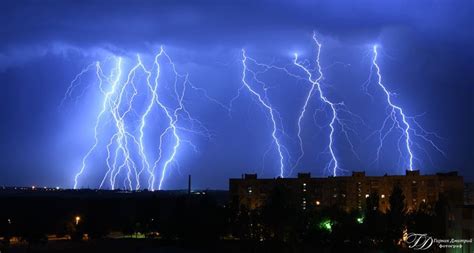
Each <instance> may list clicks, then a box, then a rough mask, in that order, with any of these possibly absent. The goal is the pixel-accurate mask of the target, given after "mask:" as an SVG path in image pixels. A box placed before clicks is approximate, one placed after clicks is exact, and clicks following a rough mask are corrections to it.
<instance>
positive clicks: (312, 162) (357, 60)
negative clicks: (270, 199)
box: [0, 0, 474, 189]
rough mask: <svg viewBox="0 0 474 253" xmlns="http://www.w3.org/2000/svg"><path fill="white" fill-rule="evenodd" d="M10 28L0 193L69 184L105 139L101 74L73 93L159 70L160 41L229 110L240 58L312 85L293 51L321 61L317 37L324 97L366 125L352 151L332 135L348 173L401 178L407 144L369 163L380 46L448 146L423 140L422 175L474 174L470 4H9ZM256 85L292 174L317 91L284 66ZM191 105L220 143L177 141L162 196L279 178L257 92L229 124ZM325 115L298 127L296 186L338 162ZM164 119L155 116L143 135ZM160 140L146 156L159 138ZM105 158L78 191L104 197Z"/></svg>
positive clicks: (397, 82) (4, 44) (414, 108)
mask: <svg viewBox="0 0 474 253" xmlns="http://www.w3.org/2000/svg"><path fill="white" fill-rule="evenodd" d="M356 3H357V4H356ZM0 23H1V24H2V25H1V27H0V87H1V92H0V113H1V115H2V120H1V121H0V131H1V134H0V185H7V186H13V185H36V186H61V187H65V188H70V187H72V185H73V183H74V175H75V173H77V171H78V169H79V167H80V165H81V159H82V158H83V157H84V155H85V153H86V152H87V150H88V149H89V148H90V146H91V145H92V144H93V142H94V137H93V127H94V123H95V119H96V115H97V113H98V111H99V110H100V108H99V107H100V103H101V102H100V101H101V99H102V97H101V96H100V92H99V90H98V89H97V85H96V82H95V81H94V71H92V72H91V73H86V74H85V75H84V77H83V79H82V80H81V84H80V85H79V86H78V87H77V89H76V90H75V92H74V93H73V95H72V96H71V97H70V98H68V99H67V100H66V101H65V103H63V104H62V105H61V101H62V99H63V97H64V94H65V92H66V90H67V89H68V86H69V85H70V82H71V81H72V80H73V79H74V77H75V76H76V75H77V74H78V73H79V72H80V71H81V70H82V69H83V68H85V67H87V66H88V65H89V64H91V63H94V62H96V61H105V62H106V59H108V58H107V57H111V56H120V57H123V58H124V59H125V60H128V61H129V62H133V61H134V60H136V58H135V57H136V54H140V55H143V57H144V59H145V61H146V63H147V64H148V65H149V66H151V63H152V62H151V61H150V60H149V59H151V58H152V57H153V56H154V55H155V54H156V53H158V51H159V49H160V46H161V45H163V46H164V48H165V49H166V51H167V53H168V54H169V55H170V57H172V58H173V60H174V62H175V64H176V68H177V70H178V71H179V72H180V73H188V74H189V79H190V81H191V82H192V84H193V85H194V86H196V87H199V88H202V89H205V90H206V91H207V95H208V96H209V97H211V98H213V99H215V100H216V101H219V102H220V103H222V104H223V105H225V106H228V105H229V103H230V101H231V100H232V98H233V97H235V96H236V95H237V91H238V89H239V87H241V85H242V83H241V78H242V62H241V60H242V55H241V49H242V48H245V50H246V52H247V55H248V56H250V57H252V58H253V59H255V60H257V61H259V62H261V63H266V64H274V65H278V66H282V67H288V69H290V70H291V71H292V72H294V73H296V74H299V75H303V73H302V72H301V71H298V70H297V69H296V68H295V67H294V66H293V65H292V60H293V54H294V53H298V54H299V57H300V58H301V61H305V63H308V64H311V66H312V67H314V66H315V65H314V60H315V47H314V43H313V40H312V34H313V31H315V32H316V34H317V36H318V39H319V40H320V41H321V43H322V44H323V46H322V51H321V58H320V60H321V65H322V70H323V72H324V75H325V78H324V81H323V83H322V87H323V89H324V90H325V91H326V94H327V96H328V97H329V98H330V99H331V100H333V101H336V102H341V101H344V103H345V105H346V107H347V108H348V109H349V110H351V112H353V113H354V114H355V115H358V116H357V119H359V120H354V122H352V123H351V127H352V129H353V130H354V131H353V132H351V133H350V140H351V141H352V143H353V145H354V150H355V151H356V154H354V153H352V152H351V151H350V148H348V147H349V145H348V143H347V141H346V140H345V139H344V136H343V135H342V134H341V132H336V135H335V150H336V154H337V156H338V159H339V162H340V168H341V169H342V170H341V173H339V174H346V175H350V172H351V171H361V170H365V171H366V173H367V174H370V175H383V174H385V173H387V174H400V173H404V172H405V169H406V157H402V160H400V159H399V153H398V151H397V147H396V142H397V139H398V137H399V136H397V135H394V136H391V137H388V138H387V141H386V143H385V146H384V148H383V150H382V152H381V154H380V160H379V161H378V162H374V159H375V157H376V149H377V148H376V146H377V141H376V139H375V138H373V137H374V136H373V135H371V133H373V132H374V131H375V130H377V129H378V128H380V126H381V125H382V123H383V120H384V119H385V116H386V111H385V108H386V106H387V104H386V101H385V100H384V98H383V94H382V93H381V92H380V90H378V89H377V86H375V83H374V82H373V81H374V79H372V83H371V84H370V86H369V92H370V95H371V96H369V95H367V94H365V92H364V90H363V88H362V87H363V85H364V82H366V80H367V79H368V78H369V73H370V71H371V60H372V51H371V49H372V45H374V44H377V45H379V48H380V54H379V61H378V62H379V64H380V67H381V71H382V75H383V80H384V83H385V85H386V86H387V87H388V88H389V89H390V90H391V91H392V92H394V93H396V94H397V95H396V96H395V97H394V101H395V102H396V103H397V104H398V105H400V106H401V107H402V108H403V109H404V112H405V113H406V114H407V115H410V116H419V117H417V121H418V123H419V124H420V125H421V126H423V127H424V128H425V129H426V130H427V131H430V132H435V133H436V134H438V135H439V136H440V137H441V138H434V136H431V137H433V140H434V141H435V142H436V144H437V145H438V146H439V147H440V148H442V149H443V150H444V151H445V153H446V156H443V155H442V154H440V153H439V152H437V151H436V150H435V149H433V148H432V147H431V146H430V145H429V143H427V142H425V141H423V140H420V139H418V140H416V142H417V143H418V144H419V146H417V147H416V149H414V150H415V153H416V156H417V158H418V160H416V162H415V164H414V167H415V168H418V169H420V170H421V173H424V174H430V173H435V172H446V171H452V170H458V171H460V173H461V175H463V176H464V177H465V178H466V180H471V181H472V180H473V179H474V170H473V169H474V159H473V158H474V144H473V143H474V134H473V129H474V90H473V85H474V71H473V68H472V67H473V60H474V2H473V1H286V2H283V1H222V0H206V1H2V2H1V3H0ZM147 59H148V60H147ZM104 64H106V63H104ZM104 66H106V65H104ZM168 72H169V71H168ZM164 74H166V73H164ZM372 78H373V76H372ZM261 79H262V80H264V81H265V82H266V84H267V85H268V86H269V87H270V88H269V90H268V101H270V103H271V104H272V106H273V107H274V108H275V110H277V111H278V112H279V115H280V116H281V119H282V120H281V122H279V124H280V123H281V125H280V127H281V128H283V129H284V130H285V132H286V134H282V133H281V132H279V133H278V134H279V136H280V137H281V140H282V142H283V143H284V145H285V146H286V148H287V150H288V153H285V159H286V160H285V163H286V166H287V167H288V168H289V169H288V172H289V171H290V170H291V167H292V166H293V165H294V163H295V160H296V158H298V156H299V155H300V153H299V146H298V142H297V138H296V133H297V123H296V122H297V118H298V114H299V112H300V109H301V106H302V104H303V100H304V96H305V94H306V92H307V91H308V89H309V87H310V86H309V83H308V82H304V81H303V80H296V79H294V78H292V77H289V76H287V75H285V73H283V72H281V71H278V70H271V71H268V72H266V73H263V74H262V76H261ZM253 85H258V84H256V83H255V82H254V83H253ZM163 92H166V91H165V90H163ZM185 100H186V103H187V107H188V109H189V111H190V113H191V114H192V115H193V117H194V118H196V119H198V120H199V121H200V122H202V123H203V125H205V127H206V128H207V129H208V130H209V132H210V133H212V138H211V139H210V140H209V139H207V138H203V136H200V135H195V134H194V135H193V134H189V133H183V135H186V136H185V137H186V138H187V139H189V140H192V141H193V143H194V144H195V145H196V149H197V152H195V151H193V149H192V148H191V147H190V146H189V145H183V146H182V149H180V150H179V152H178V154H177V157H176V161H177V163H175V164H173V166H172V167H171V168H170V171H169V174H168V175H167V179H166V183H165V187H164V188H165V189H175V188H184V187H185V186H186V180H187V175H188V174H192V176H193V186H194V187H195V188H219V189H226V188H227V184H228V178H229V177H240V176H241V174H242V173H258V174H259V176H261V177H276V176H277V175H278V173H279V172H278V165H277V160H278V157H277V155H276V151H275V149H274V144H273V143H272V138H271V130H272V129H271V124H270V121H269V118H268V116H269V115H268V113H267V112H266V111H265V110H264V109H262V108H261V107H260V106H259V104H258V103H257V102H256V101H255V99H252V96H251V94H250V93H249V92H247V91H245V90H241V94H240V96H239V98H238V99H237V100H235V101H234V103H233V107H232V110H231V112H230V114H229V112H228V111H227V110H226V109H225V108H223V107H222V106H219V105H218V104H217V103H215V102H212V101H209V100H207V99H205V97H204V95H203V93H202V92H190V93H189V94H188V96H187V97H186V99H185ZM60 105H61V106H60ZM320 108H321V103H320V101H318V100H317V98H315V99H314V100H313V101H312V102H311V104H310V109H309V112H308V116H307V117H306V118H305V120H304V123H303V134H302V138H303V143H304V149H305V156H304V157H303V159H302V160H301V163H300V164H299V165H298V166H297V167H296V168H295V169H294V171H293V174H292V175H291V176H295V175H296V173H297V172H311V173H312V175H314V176H328V175H329V173H328V171H325V170H324V167H325V166H326V164H327V162H328V161H329V159H330V157H329V156H328V153H327V152H324V151H325V147H326V146H327V142H328V131H329V128H328V125H327V119H328V118H327V117H328V116H327V113H328V112H329V111H327V108H323V110H326V113H324V112H322V113H321V112H319V114H318V113H316V112H318V109H320ZM315 113H316V114H315ZM314 114H315V115H316V116H315V117H314V121H316V123H318V125H319V126H316V124H315V123H314V121H313V115H314ZM359 117H360V118H359ZM362 120H363V122H362ZM162 122H163V121H162V120H160V118H159V117H157V118H156V119H155V120H154V121H152V122H151V123H150V126H149V128H147V131H153V128H154V126H155V125H156V127H157V128H158V127H159V126H161V125H160V124H162ZM149 136H152V137H149V138H148V139H147V140H146V142H147V146H148V147H150V149H149V150H151V149H152V147H156V144H157V143H158V139H159V138H158V137H157V136H156V135H155V136H153V135H149ZM422 149H424V150H426V152H425V151H423V150H422ZM100 150H102V151H100ZM103 151H104V149H99V151H98V153H97V155H96V156H94V158H92V159H90V161H89V163H90V166H89V167H88V168H87V171H88V172H87V173H86V175H85V176H84V177H82V178H81V183H80V185H81V187H97V184H98V180H99V177H101V175H103V174H104V172H105V164H104V160H103V159H101V157H103V154H104V153H103ZM150 152H151V151H150ZM402 153H403V152H402ZM288 156H291V159H288ZM178 163H179V167H178V166H177V164H178Z"/></svg>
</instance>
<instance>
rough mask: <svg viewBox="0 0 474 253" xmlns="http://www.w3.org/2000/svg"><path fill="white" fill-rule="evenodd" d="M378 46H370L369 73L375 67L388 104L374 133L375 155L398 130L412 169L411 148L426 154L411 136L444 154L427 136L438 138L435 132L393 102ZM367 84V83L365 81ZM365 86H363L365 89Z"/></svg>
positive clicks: (379, 84)
mask: <svg viewBox="0 0 474 253" xmlns="http://www.w3.org/2000/svg"><path fill="white" fill-rule="evenodd" d="M377 49H378V47H377V45H374V46H373V47H372V53H373V57H372V67H371V73H372V68H375V72H376V75H377V85H378V86H379V87H380V88H381V89H382V91H383V92H384V95H385V99H386V101H387V104H388V114H387V117H386V118H385V120H384V121H383V124H382V126H381V127H380V129H379V130H377V131H376V132H375V133H376V134H377V135H378V143H379V145H378V147H377V155H376V160H375V161H378V160H379V157H380V152H381V150H382V148H383V143H384V141H385V139H386V138H387V137H388V135H389V134H390V133H392V132H393V131H395V130H398V131H400V133H401V135H400V138H399V140H398V143H399V144H400V143H401V142H402V143H403V145H402V146H403V147H404V149H405V150H406V155H407V160H408V164H407V165H408V169H409V170H410V171H412V170H413V169H414V161H415V160H417V159H416V156H415V154H414V151H413V148H414V147H415V146H416V147H418V148H420V149H422V150H423V151H424V152H425V153H426V154H428V153H427V152H426V150H424V149H423V148H422V147H421V146H420V145H419V144H417V143H416V142H414V140H413V137H419V138H421V139H423V140H424V141H426V142H428V143H429V144H430V145H431V146H432V147H433V148H434V149H436V150H437V151H438V152H440V153H441V154H443V155H445V154H444V152H443V151H442V150H441V149H440V148H439V147H438V146H437V145H436V144H435V143H434V141H433V140H431V139H430V138H429V137H430V136H434V137H436V138H439V137H438V136H437V135H436V134H434V133H432V132H427V131H426V130H424V129H423V128H422V127H421V126H420V124H418V122H416V120H415V118H414V117H408V116H407V115H406V114H405V113H404V112H403V109H402V107H400V106H398V105H396V104H395V103H394V102H393V96H394V94H393V93H392V92H390V91H389V90H388V89H387V87H386V86H385V85H384V84H383V82H382V74H381V70H380V66H379V64H378V51H377ZM369 80H370V78H369ZM367 85H368V83H367ZM366 89H367V87H365V90H366ZM398 147H399V150H398V151H399V153H400V155H402V151H401V148H400V145H399V146H398Z"/></svg>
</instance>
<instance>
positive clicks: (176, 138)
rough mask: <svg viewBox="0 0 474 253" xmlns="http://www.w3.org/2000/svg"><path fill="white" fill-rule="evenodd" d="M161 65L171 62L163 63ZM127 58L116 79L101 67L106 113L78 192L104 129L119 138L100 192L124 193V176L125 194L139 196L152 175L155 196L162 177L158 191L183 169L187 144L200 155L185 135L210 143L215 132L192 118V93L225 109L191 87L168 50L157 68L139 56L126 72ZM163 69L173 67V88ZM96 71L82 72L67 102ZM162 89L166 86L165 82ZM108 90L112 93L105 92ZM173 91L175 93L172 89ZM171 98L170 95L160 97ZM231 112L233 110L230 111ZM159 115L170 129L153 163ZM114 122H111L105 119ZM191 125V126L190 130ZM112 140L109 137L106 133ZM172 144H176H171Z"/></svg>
mask: <svg viewBox="0 0 474 253" xmlns="http://www.w3.org/2000/svg"><path fill="white" fill-rule="evenodd" d="M161 59H163V60H164V61H165V62H164V63H161ZM122 62H123V60H122V58H121V57H117V58H116V59H115V67H114V68H112V70H111V71H110V75H108V76H107V75H105V74H104V71H103V70H102V67H101V63H100V62H97V63H96V64H95V66H96V78H97V80H98V82H99V88H100V91H101V93H102V95H103V101H102V107H101V110H100V112H99V113H98V115H97V118H96V123H95V128H94V143H93V145H92V146H91V147H90V148H89V150H88V151H87V152H86V154H85V155H84V157H83V159H82V162H81V167H80V169H79V171H78V172H77V173H76V175H75V177H74V189H77V187H78V184H79V178H80V177H81V176H82V175H83V173H84V171H85V170H86V168H87V167H89V166H90V165H88V161H89V159H90V156H91V155H92V154H93V153H94V152H98V151H97V148H98V147H99V146H100V143H101V139H102V137H100V132H101V129H100V128H101V127H103V126H107V125H108V124H111V125H112V129H113V133H112V134H111V135H110V137H109V138H107V137H104V138H105V139H108V141H107V144H106V145H105V150H106V154H107V157H106V159H105V164H106V166H107V171H106V173H105V175H104V176H103V178H102V181H101V183H100V185H99V188H103V187H106V185H107V184H108V185H109V187H110V188H111V189H116V188H117V187H118V183H117V178H118V177H119V175H121V174H124V181H123V183H124V187H125V189H130V190H138V189H140V188H141V187H142V186H141V181H142V180H144V179H143V177H144V174H145V172H146V175H147V178H146V182H147V183H148V186H147V188H148V189H151V190H155V184H156V177H157V176H159V184H158V190H161V189H162V188H163V185H164V183H165V181H166V176H167V175H168V174H169V170H170V167H172V165H175V164H176V165H177V161H176V157H177V155H178V153H179V150H180V148H181V146H182V144H189V145H190V146H191V147H192V148H193V149H194V150H195V151H196V152H197V147H196V145H194V144H193V143H192V142H191V141H190V140H188V139H186V138H185V137H184V136H183V134H184V133H185V132H187V133H190V134H198V135H201V136H204V137H205V138H207V139H210V138H211V137H212V136H211V134H210V131H209V130H208V129H207V128H206V127H205V126H204V124H203V123H202V122H200V121H199V120H197V119H195V118H193V117H192V115H191V113H190V112H189V111H188V110H187V108H186V105H185V96H186V94H187V89H186V88H187V87H189V88H191V91H196V92H200V93H204V97H205V98H206V99H208V100H209V101H211V102H212V103H215V104H218V105H219V106H223V104H221V103H219V101H217V100H215V99H213V98H211V97H210V96H208V94H207V91H206V90H204V89H202V88H199V87H196V86H194V85H192V84H191V82H190V81H189V77H188V75H187V74H186V75H182V74H179V73H178V72H177V70H176V66H175V63H174V62H173V60H172V59H171V57H170V56H169V55H168V54H167V53H166V51H165V50H164V49H163V47H161V48H160V51H159V53H158V54H156V55H155V57H154V60H153V66H152V67H151V68H150V69H147V67H146V66H145V64H144V63H143V61H142V58H141V56H140V55H137V56H136V60H135V64H134V65H133V66H132V67H131V68H130V69H129V70H128V71H125V70H124V67H123V66H122V65H123V63H122ZM162 64H167V65H169V66H171V72H172V79H174V81H173V82H172V83H171V84H168V86H171V87H167V86H163V88H162V89H160V86H161V85H160V77H161V75H162V68H161V65H162ZM90 69H91V67H90V66H88V67H87V68H86V69H84V70H83V71H81V72H80V73H79V74H78V75H77V76H76V77H75V79H74V80H73V81H72V82H71V84H70V87H69V88H68V90H67V92H66V95H65V97H69V96H71V93H72V91H73V90H74V88H75V87H76V86H77V84H76V83H77V80H78V79H79V78H80V77H81V76H82V75H84V74H85V73H86V72H87V71H89V70H90ZM138 76H144V77H145V78H144V80H142V79H140V81H139V82H137V79H136V78H137V77H138ZM162 83H165V81H163V82H162ZM105 84H108V86H109V88H108V89H105V88H104V86H105ZM168 88H171V89H168ZM163 92H166V93H165V94H160V93H163ZM140 95H142V96H145V97H147V98H146V101H145V102H143V101H140V99H139V96H140ZM161 95H166V96H168V97H170V98H171V101H168V100H165V99H163V98H162V97H163V96H161ZM140 102H142V103H143V104H145V105H144V109H143V111H142V112H140V108H139V107H138V105H139V104H140ZM225 109H227V108H225ZM154 112H159V113H162V114H163V115H164V120H163V121H162V122H163V123H164V124H165V127H164V128H163V131H161V132H160V133H159V136H160V137H159V143H158V145H157V146H156V149H157V155H156V156H157V158H156V159H155V160H153V159H152V158H151V157H150V156H149V155H147V154H149V153H152V151H149V150H147V148H146V145H145V140H146V139H147V137H146V136H147V133H146V129H147V126H148V120H149V119H150V117H152V116H151V115H152V114H153V113H154ZM106 115H107V116H108V118H106V117H105V116H106ZM188 125H189V126H188ZM102 134H103V135H106V133H105V132H103V133H102ZM168 139H170V140H169V141H168Z"/></svg>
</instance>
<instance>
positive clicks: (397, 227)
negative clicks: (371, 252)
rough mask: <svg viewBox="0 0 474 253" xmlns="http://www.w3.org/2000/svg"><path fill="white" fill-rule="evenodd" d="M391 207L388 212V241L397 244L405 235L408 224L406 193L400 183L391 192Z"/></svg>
mask: <svg viewBox="0 0 474 253" xmlns="http://www.w3.org/2000/svg"><path fill="white" fill-rule="evenodd" d="M389 203H390V209H389V210H388V212H387V222H388V224H387V233H386V235H387V238H386V239H388V241H387V243H391V244H392V245H395V244H397V243H398V241H399V240H400V239H401V238H402V237H403V230H404V228H405V225H406V209H405V195H404V194H403V191H402V189H401V188H400V186H399V185H395V186H394V187H393V189H392V193H391V194H390V199H389Z"/></svg>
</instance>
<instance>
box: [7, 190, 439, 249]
mask: <svg viewBox="0 0 474 253" xmlns="http://www.w3.org/2000/svg"><path fill="white" fill-rule="evenodd" d="M88 196H89V195H84V196H75V197H71V196H67V197H61V195H55V196H48V195H47V194H43V195H39V196H35V195H31V196H21V195H17V196H1V197H0V201H1V202H0V203H1V204H0V237H3V239H4V240H3V243H2V246H0V250H2V252H8V249H9V248H14V247H15V246H14V245H9V244H8V242H9V239H10V238H19V239H20V240H21V241H22V242H24V244H26V245H28V248H32V250H34V248H35V247H39V246H38V245H45V244H47V243H48V240H47V239H48V236H55V237H63V238H68V239H69V240H70V241H71V242H74V241H76V242H80V241H84V240H85V239H86V237H85V235H87V241H88V242H92V241H98V240H110V239H105V238H110V237H113V236H112V235H113V234H114V233H115V234H117V233H119V234H120V235H128V237H132V238H133V237H135V238H143V237H144V238H145V239H144V240H147V241H153V242H156V244H157V245H163V244H167V243H168V244H172V245H178V246H179V247H191V248H193V249H195V248H196V249H201V250H203V251H204V252H207V251H215V252H222V251H223V250H226V251H229V252H264V251H265V252H267V251H273V252H314V250H316V249H317V250H320V251H322V252H348V251H349V250H350V251H351V252H354V251H360V252H364V251H373V252H379V251H378V250H380V249H383V250H384V251H385V252H397V251H404V250H405V249H406V248H405V247H404V243H403V241H402V237H403V233H404V230H408V231H410V232H420V233H427V232H429V233H431V234H433V235H434V236H437V237H443V236H444V235H445V228H446V224H445V221H446V214H447V208H448V204H447V201H445V198H443V197H441V198H440V200H439V201H438V202H437V203H436V204H433V205H432V206H430V205H428V204H422V205H421V206H420V208H419V209H418V210H416V211H414V212H410V213H408V212H407V210H406V209H405V199H404V198H405V197H404V196H403V193H402V191H401V189H399V188H397V187H395V188H394V189H393V191H392V193H391V194H390V199H389V202H390V209H389V211H387V212H386V213H382V212H380V210H379V209H378V206H379V195H378V194H377V193H376V192H374V193H372V194H371V195H370V197H369V198H367V199H366V204H365V208H363V209H362V210H357V211H353V212H349V213H348V212H345V211H343V210H341V209H339V208H338V207H337V206H334V207H331V208H318V207H317V206H314V205H311V204H310V203H308V205H306V206H305V207H304V208H302V207H301V204H300V203H299V202H297V201H298V200H297V198H295V197H294V196H293V195H292V194H291V191H289V190H288V189H285V187H284V186H277V187H275V188H274V190H273V191H272V193H271V194H270V195H269V197H268V199H267V201H266V202H265V203H264V205H263V206H262V207H261V208H258V209H254V210H248V209H246V208H245V206H239V205H235V204H234V205H232V204H229V205H227V204H222V201H219V197H216V195H212V194H200V195H195V194H191V195H187V194H179V195H167V196H162V195H160V194H154V193H150V194H146V196H138V194H136V193H129V194H124V195H123V196H120V197H106V196H104V197H97V196H95V197H88ZM49 243H50V242H49Z"/></svg>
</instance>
